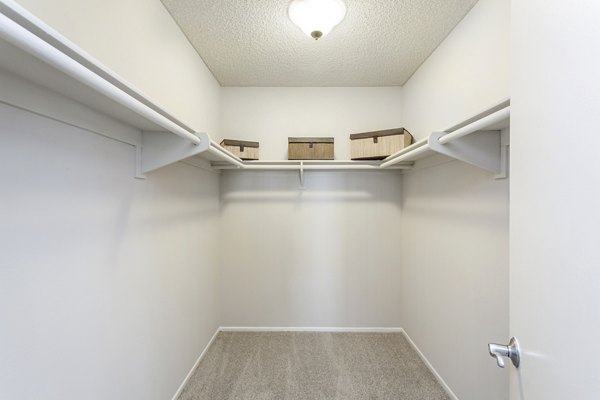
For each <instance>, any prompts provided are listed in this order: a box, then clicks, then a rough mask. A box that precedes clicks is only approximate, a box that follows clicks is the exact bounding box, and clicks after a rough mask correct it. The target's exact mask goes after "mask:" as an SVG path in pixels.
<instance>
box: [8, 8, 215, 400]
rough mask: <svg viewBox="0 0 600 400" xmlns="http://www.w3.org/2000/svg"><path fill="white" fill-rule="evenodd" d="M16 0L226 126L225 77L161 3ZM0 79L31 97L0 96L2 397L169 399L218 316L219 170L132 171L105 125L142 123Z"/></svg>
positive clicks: (190, 119) (210, 123)
mask: <svg viewBox="0 0 600 400" xmlns="http://www.w3.org/2000/svg"><path fill="white" fill-rule="evenodd" d="M20 3H22V4H23V5H24V6H25V7H26V8H28V9H29V10H30V11H32V12H33V13H34V14H36V15H37V16H38V17H40V18H41V19H43V20H44V21H45V22H47V23H49V24H50V25H51V26H53V27H54V28H56V29H57V30H58V31H60V32H61V33H62V34H64V35H65V36H67V37H68V38H69V39H71V40H72V41H73V42H75V43H76V44H77V45H79V46H80V47H82V48H83V49H85V50H86V51H87V52H89V53H91V54H92V55H93V56H94V57H96V58H98V59H99V60H100V61H101V62H103V63H104V64H106V65H107V66H108V67H109V68H111V69H113V70H114V71H115V72H116V73H117V74H119V75H121V76H122V77H124V78H125V79H126V80H128V81H129V82H130V83H132V84H133V85H134V86H136V87H137V88H138V89H141V91H142V92H144V93H146V94H147V95H148V96H149V97H150V98H152V99H153V100H155V101H156V102H157V103H158V104H160V105H161V106H162V107H164V108H165V109H167V110H169V111H170V112H172V113H173V114H174V115H175V116H177V117H179V118H180V119H182V120H184V122H186V123H188V124H190V125H192V126H193V127H194V128H196V129H198V130H205V131H208V132H209V133H210V134H217V135H218V129H219V106H220V87H219V85H218V83H217V82H216V81H215V79H214V78H213V77H212V75H211V74H210V72H209V71H208V69H207V68H206V67H205V65H204V63H203V62H202V60H201V59H200V58H199V57H198V55H197V54H196V52H195V51H194V50H193V48H192V47H191V46H190V45H189V43H188V42H187V40H186V39H185V37H184V35H183V34H182V33H181V32H180V30H179V28H178V27H177V25H176V24H175V23H174V22H173V20H172V19H171V18H170V16H169V14H168V13H167V12H166V10H165V9H164V7H163V6H162V4H161V3H160V1H159V0H131V1H126V2H119V1H108V2H107V1H105V0H103V1H94V0H92V1H85V2H79V1H71V0H61V1H60V2H47V1H38V0H23V1H20ZM0 72H1V71H0ZM0 78H1V79H0V85H1V86H2V88H3V89H4V90H3V91H2V100H3V101H4V102H7V103H8V104H18V105H19V106H20V107H25V108H27V107H29V106H31V107H32V108H31V109H34V110H35V114H34V113H28V112H26V111H23V110H20V109H18V108H10V107H9V106H7V105H1V106H0V137H1V138H2V145H1V146H0V159H1V160H2V171H1V172H0V180H1V181H2V183H3V184H2V188H1V189H0V198H1V199H2V211H0V213H2V217H1V219H2V224H1V226H0V242H2V243H3V252H2V255H1V256H0V342H1V343H2V350H1V353H2V356H1V357H0V358H1V360H0V398H3V399H4V398H7V399H39V398H44V399H61V400H63V399H71V398H73V399H74V398H81V397H84V398H89V399H157V400H158V399H160V400H164V399H168V398H171V397H172V396H173V394H174V393H175V391H176V390H177V388H178V386H179V385H180V384H181V382H182V380H183V378H184V377H185V376H186V374H187V373H188V371H189V370H190V368H191V367H192V365H193V363H194V362H195V360H196V358H197V357H198V356H199V354H200V352H201V351H202V349H203V348H204V347H205V346H206V344H207V343H208V341H209V340H210V338H211V336H212V335H213V333H214V332H215V330H216V328H217V327H218V326H219V309H220V306H219V301H220V296H219V293H218V290H219V271H218V263H219V255H218V252H217V249H218V236H219V234H218V230H219V177H218V176H217V175H214V174H211V173H208V172H205V171H203V170H200V169H197V168H195V167H192V166H189V165H184V164H175V165H172V166H170V167H167V168H164V169H161V170H159V171H156V172H154V173H151V174H149V175H148V177H147V179H146V180H136V179H134V178H133V176H134V173H135V171H134V170H135V168H134V166H135V148H134V147H133V146H131V145H129V144H125V143H123V142H120V141H115V140H111V139H109V138H108V137H109V136H111V137H119V138H121V137H122V138H128V139H127V140H126V141H127V142H130V143H135V140H137V139H138V138H139V137H140V132H139V131H136V130H133V129H131V128H130V127H128V126H125V125H123V124H120V123H118V122H116V121H114V120H111V119H109V118H107V117H106V116H102V115H99V114H97V113H94V112H91V111H90V110H88V109H86V108H85V107H83V106H81V105H73V104H71V102H70V101H69V100H66V99H64V98H58V97H56V95H55V94H52V93H50V92H48V91H44V90H42V89H41V88H39V87H34V85H24V84H22V83H20V82H19V80H18V79H16V78H11V77H10V76H7V75H6V74H4V73H0ZM19 85H22V86H21V87H19ZM36 114H37V115H36ZM42 115H48V116H51V117H52V118H45V117H43V116H42ZM57 120H63V121H66V122H67V123H66V124H65V123H60V122H57ZM92 132H95V133H92ZM103 135H104V136H103Z"/></svg>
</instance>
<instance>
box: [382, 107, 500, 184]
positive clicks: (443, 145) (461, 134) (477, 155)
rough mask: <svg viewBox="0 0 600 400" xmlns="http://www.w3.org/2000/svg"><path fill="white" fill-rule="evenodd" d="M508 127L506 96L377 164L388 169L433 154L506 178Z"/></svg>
mask: <svg viewBox="0 0 600 400" xmlns="http://www.w3.org/2000/svg"><path fill="white" fill-rule="evenodd" d="M509 128H510V99H505V100H503V101H501V102H500V103H498V104H495V105H494V106H492V107H490V108H487V109H486V110H484V111H482V112H480V113H477V114H476V115H473V116H472V117H470V118H467V119H466V120H464V121H462V122H460V123H458V124H456V125H454V126H452V127H450V128H448V129H446V130H444V131H440V132H433V133H431V134H430V135H429V136H428V137H426V138H424V139H421V140H419V141H417V142H416V143H413V144H412V145H410V146H408V147H406V148H404V149H402V150H400V151H398V152H396V153H394V154H392V155H391V156H389V157H387V158H386V159H385V160H383V162H382V163H381V168H390V167H392V166H394V165H397V164H400V163H406V162H416V161H418V160H420V159H423V158H426V157H429V156H432V155H434V154H443V155H446V156H448V157H451V158H454V159H457V160H460V161H463V162H466V163H468V164H471V165H475V166H477V167H479V168H482V169H485V170H487V171H489V172H493V173H495V174H496V176H497V178H504V177H506V173H507V171H506V168H507V157H508V155H507V147H508V145H509V137H508V132H509Z"/></svg>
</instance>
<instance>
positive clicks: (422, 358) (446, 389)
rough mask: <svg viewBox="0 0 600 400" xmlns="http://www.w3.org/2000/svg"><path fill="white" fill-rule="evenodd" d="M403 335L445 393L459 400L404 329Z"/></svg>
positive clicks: (453, 399) (454, 399)
mask: <svg viewBox="0 0 600 400" xmlns="http://www.w3.org/2000/svg"><path fill="white" fill-rule="evenodd" d="M402 334H403V335H404V337H405V338H406V340H407V341H408V343H410V345H411V346H412V348H413V349H415V351H416V352H417V354H418V355H419V357H421V360H422V361H423V362H424V363H425V365H426V366H427V368H429V370H430V371H431V373H432V374H433V376H434V377H435V379H436V380H437V381H438V382H439V384H440V385H441V386H442V387H443V388H444V391H445V392H446V393H447V394H448V396H450V398H451V399H452V400H458V397H457V396H456V395H455V394H454V392H453V391H452V389H450V386H448V384H447V383H446V382H445V381H444V379H442V377H441V375H440V374H438V372H437V371H436V370H435V368H433V365H431V363H430V362H429V360H428V359H427V358H426V357H425V354H423V353H422V352H421V350H419V348H418V347H417V345H416V344H415V342H413V341H412V339H411V338H410V336H408V333H406V331H405V330H404V329H403V330H402Z"/></svg>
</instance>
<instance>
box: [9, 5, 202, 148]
mask: <svg viewBox="0 0 600 400" xmlns="http://www.w3.org/2000/svg"><path fill="white" fill-rule="evenodd" d="M0 6H1V7H0V10H5V9H8V10H10V11H12V12H13V13H15V14H17V15H19V16H20V17H22V18H24V19H26V20H28V21H33V22H32V23H33V24H34V25H36V26H41V25H42V24H43V23H42V22H41V21H39V20H37V18H35V17H34V16H33V15H31V14H29V13H28V12H27V11H26V10H24V9H23V8H21V7H20V6H18V4H16V3H14V2H13V1H10V0H9V1H7V0H3V1H1V2H0ZM43 30H44V31H45V32H51V33H52V36H53V37H60V35H59V34H58V33H55V32H54V31H53V30H52V29H51V28H50V27H48V26H43ZM0 38H2V39H4V40H5V41H6V42H8V43H10V44H12V45H13V46H16V47H18V48H20V49H21V50H24V51H26V52H27V53H29V54H31V55H33V56H34V57H36V58H38V59H40V60H42V61H44V62H46V63H47V64H49V65H51V66H53V67H54V68H56V69H58V70H59V71H61V72H63V73H65V74H67V75H68V76H70V77H72V78H73V79H75V80H77V81H79V82H81V83H83V84H84V85H86V86H88V87H90V88H92V89H94V90H95V91H97V92H99V93H101V94H102V95H104V96H106V97H108V98H109V99H111V100H113V101H115V102H117V103H119V104H120V105H122V106H123V107H126V108H128V109H129V110H131V111H133V112H135V113H136V114H138V115H140V116H142V117H144V118H146V119H147V120H149V121H151V122H153V123H155V124H156V125H158V126H160V127H161V128H163V129H166V130H167V131H169V132H171V133H174V134H176V135H178V136H180V137H182V138H184V139H187V140H189V141H191V142H192V143H193V144H199V143H200V138H199V137H198V136H196V135H194V134H193V133H191V132H189V131H187V130H186V129H184V128H182V127H181V126H179V125H178V124H177V123H175V122H173V121H172V120H170V119H169V118H167V117H165V116H163V115H161V114H160V113H158V112H157V111H155V110H153V109H152V108H151V107H149V106H147V105H145V104H144V103H142V102H141V101H139V100H137V99H135V98H134V97H133V96H131V95H130V94H128V93H126V92H125V91H123V90H122V89H120V88H118V87H117V86H116V85H114V84H113V83H111V82H109V81H107V80H106V79H104V78H102V77H101V76H99V75H98V74H96V73H94V72H93V71H91V70H90V69H88V68H86V67H85V66H83V65H82V64H80V63H79V62H77V61H76V60H74V59H73V58H71V57H69V56H68V55H66V54H65V53H63V52H62V51H60V50H58V49H57V48H56V47H54V46H52V45H51V44H49V43H48V42H46V41H45V40H43V39H42V38H40V37H39V36H37V35H35V34H34V33H32V32H31V31H29V30H28V29H26V28H24V27H23V26H21V25H20V24H18V23H17V22H15V21H13V20H12V19H11V18H9V17H8V16H6V15H5V13H4V12H3V13H0ZM61 39H62V41H64V42H67V40H66V39H64V38H62V37H61ZM66 46H67V47H68V48H71V49H73V48H75V46H74V45H72V44H71V43H68V44H66Z"/></svg>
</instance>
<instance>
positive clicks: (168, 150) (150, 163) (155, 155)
mask: <svg viewBox="0 0 600 400" xmlns="http://www.w3.org/2000/svg"><path fill="white" fill-rule="evenodd" d="M195 135H196V136H198V137H199V138H200V143H199V144H197V145H196V144H193V143H192V142H190V141H189V140H186V139H183V138H181V137H179V136H177V135H173V134H171V133H165V132H149V131H144V132H142V145H141V150H140V151H138V152H137V153H138V161H137V163H138V164H139V169H138V171H137V175H142V174H146V173H148V172H150V171H154V170H155V169H158V168H161V167H164V166H167V165H169V164H173V163H176V162H177V161H181V160H183V159H185V158H188V157H191V156H194V155H196V154H200V153H203V152H205V151H207V150H208V147H209V146H210V138H209V137H208V135H207V134H206V133H203V132H199V133H196V134H195Z"/></svg>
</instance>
